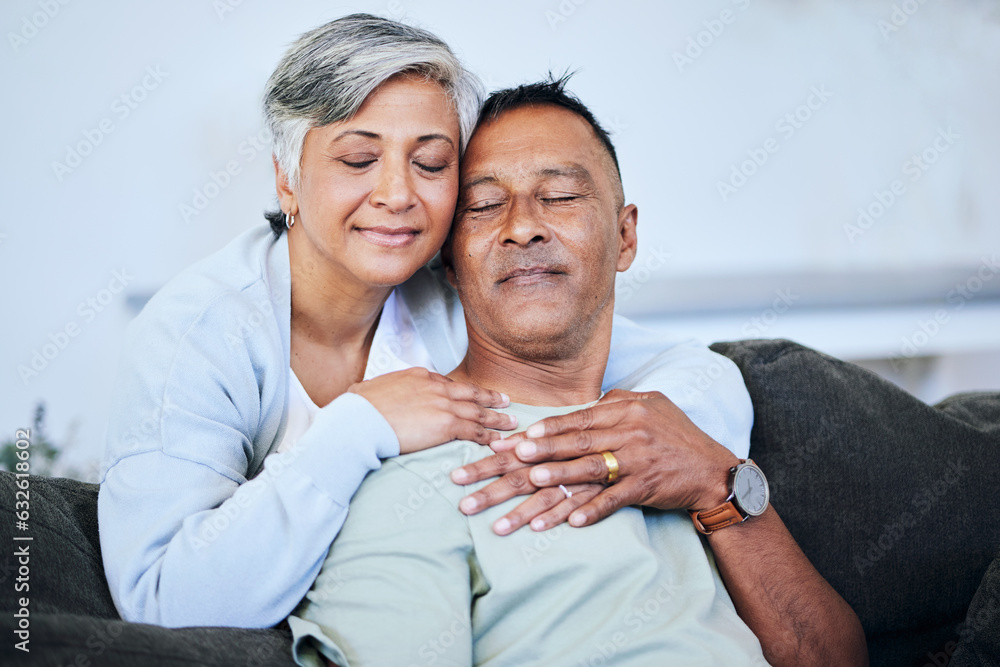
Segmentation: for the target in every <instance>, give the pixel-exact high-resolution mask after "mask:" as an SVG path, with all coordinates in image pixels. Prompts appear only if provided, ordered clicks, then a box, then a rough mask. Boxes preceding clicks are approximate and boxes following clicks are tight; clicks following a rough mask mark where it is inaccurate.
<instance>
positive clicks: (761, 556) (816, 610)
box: [708, 507, 868, 667]
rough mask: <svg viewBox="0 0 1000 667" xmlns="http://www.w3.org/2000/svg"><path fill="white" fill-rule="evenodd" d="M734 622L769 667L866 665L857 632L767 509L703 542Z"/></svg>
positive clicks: (850, 613)
mask: <svg viewBox="0 0 1000 667" xmlns="http://www.w3.org/2000/svg"><path fill="white" fill-rule="evenodd" d="M708 542H709V545H710V546H711V548H712V552H713V553H714V554H715V560H716V564H717V565H718V568H719V573H720V574H721V575H722V579H723V581H724V582H725V584H726V589H727V590H728V591H729V595H730V596H731V597H732V599H733V603H734V604H735V606H736V611H737V612H738V613H739V615H740V618H742V619H743V621H744V622H745V623H746V624H747V625H748V626H749V627H750V629H751V630H752V631H753V632H754V634H755V635H757V638H758V639H759V640H760V644H761V648H762V649H763V651H764V657H765V658H767V661H768V662H769V663H770V664H772V665H774V666H775V667H783V666H784V665H795V666H796V667H803V666H807V665H867V664H868V649H867V644H866V643H865V634H864V630H863V629H862V628H861V623H860V622H859V621H858V617H857V615H856V614H855V613H854V610H853V609H851V607H850V605H848V604H847V602H846V601H845V600H844V599H843V598H842V597H840V595H839V594H838V593H837V592H836V591H835V590H833V588H832V587H831V586H830V584H828V583H827V581H826V580H825V579H824V578H823V577H822V576H821V575H820V573H819V572H817V571H816V568H814V567H813V566H812V563H810V562H809V559H808V558H806V556H805V554H804V553H802V550H801V549H800V548H799V546H798V544H796V542H795V540H794V538H793V537H792V536H791V534H790V533H789V532H788V529H787V528H786V527H785V524H784V522H783V521H782V520H781V518H780V517H779V516H778V513H777V512H776V511H775V510H774V508H773V507H769V508H768V509H767V511H766V512H765V513H764V514H762V515H761V516H759V517H754V518H751V519H750V520H748V521H745V522H744V523H741V524H739V525H736V526H730V527H728V528H724V529H722V530H717V531H715V532H714V533H712V534H711V535H710V536H709V538H708Z"/></svg>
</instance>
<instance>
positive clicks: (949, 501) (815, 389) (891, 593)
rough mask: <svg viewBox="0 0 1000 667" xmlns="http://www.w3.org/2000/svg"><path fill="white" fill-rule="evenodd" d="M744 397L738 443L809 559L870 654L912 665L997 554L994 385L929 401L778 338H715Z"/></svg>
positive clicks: (998, 427)
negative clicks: (854, 621)
mask: <svg viewBox="0 0 1000 667" xmlns="http://www.w3.org/2000/svg"><path fill="white" fill-rule="evenodd" d="M712 349H713V350H715V351H716V352H719V353H721V354H724V355H726V356H728V357H730V358H731V359H732V360H733V361H735V362H736V364H737V366H739V368H740V371H741V372H742V373H743V376H744V380H745V381H746V384H747V389H748V390H749V391H750V397H751V399H752V401H753V406H754V426H753V431H752V433H751V441H750V455H751V456H752V457H753V458H754V460H755V461H756V462H757V463H758V464H759V465H760V466H761V468H762V469H763V470H764V472H765V474H767V475H768V479H769V481H770V482H771V487H772V502H773V505H774V507H775V509H776V510H777V511H778V513H779V514H780V515H781V517H782V518H783V519H784V521H785V523H786V525H787V526H788V529H789V531H790V532H791V533H792V535H793V536H794V537H795V539H796V540H797V541H798V543H799V544H800V545H801V547H802V550H803V551H804V552H805V554H806V555H807V556H808V557H809V559H810V560H811V561H812V563H813V564H814V565H815V566H816V569H817V570H819V572H820V573H821V574H822V575H823V576H824V577H826V579H827V581H829V582H830V584H831V585H832V586H833V587H834V588H835V589H836V590H837V591H838V592H839V593H840V594H841V595H843V596H844V598H845V599H846V600H847V601H848V602H849V603H850V604H851V606H852V607H854V610H855V611H856V612H857V614H858V617H859V618H860V619H861V623H862V625H863V626H864V628H865V632H866V634H867V636H868V639H869V650H870V653H871V660H872V664H873V665H880V664H885V665H910V664H919V665H923V664H925V663H926V662H928V660H929V658H928V655H934V654H935V653H937V652H939V651H942V650H944V647H945V646H947V643H948V642H949V641H957V640H958V638H959V637H958V633H957V626H958V624H959V623H961V622H962V620H963V619H964V618H965V614H966V610H967V608H968V606H969V601H970V600H971V599H972V596H973V594H975V592H976V589H977V587H978V586H979V583H980V580H981V579H982V577H983V573H984V572H985V571H986V568H987V567H988V566H989V564H990V562H991V561H992V560H993V559H994V558H995V557H996V556H997V554H998V552H1000V512H997V511H996V510H995V508H994V507H993V504H994V501H993V499H994V498H995V495H996V486H997V481H998V480H1000V393H976V394H963V395H959V396H955V397H952V398H950V399H948V400H947V401H944V402H943V403H941V404H939V405H937V406H933V407H932V406H929V405H926V404H925V403H923V402H921V401H919V400H918V399H916V398H914V397H913V396H912V395H910V394H908V393H907V392H905V391H903V390H901V389H899V388H898V387H896V386H895V385H893V384H892V383H890V382H887V381H885V380H883V379H882V378H880V377H878V376H876V375H875V374H874V373H871V372H869V371H867V370H865V369H863V368H860V367H859V366H856V365H853V364H850V363H847V362H844V361H840V360H838V359H834V358H832V357H828V356H826V355H823V354H820V353H818V352H816V351H814V350H810V349H808V348H805V347H802V346H801V345H797V344H795V343H792V342H789V341H780V340H779V341H763V340H762V341H740V342H735V343H716V344H714V345H712Z"/></svg>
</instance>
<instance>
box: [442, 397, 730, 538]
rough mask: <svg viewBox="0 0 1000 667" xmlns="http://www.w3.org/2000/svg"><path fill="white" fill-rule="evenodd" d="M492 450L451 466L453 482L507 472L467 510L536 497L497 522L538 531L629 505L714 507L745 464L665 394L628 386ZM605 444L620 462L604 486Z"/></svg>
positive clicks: (498, 528)
mask: <svg viewBox="0 0 1000 667" xmlns="http://www.w3.org/2000/svg"><path fill="white" fill-rule="evenodd" d="M490 447H492V448H493V450H494V451H495V452H496V453H495V454H494V455H493V456H488V457H486V458H484V459H481V460H479V461H477V462H476V463H472V464H470V465H467V466H464V467H462V468H458V469H456V470H454V471H452V473H451V479H452V481H453V482H455V483H456V484H462V485H466V484H473V483H475V482H479V481H481V480H485V479H489V478H491V477H497V476H499V479H497V480H495V481H493V482H491V483H490V484H488V485H486V486H485V487H483V488H482V489H480V490H478V491H476V492H475V493H472V494H471V495H469V496H466V497H465V498H463V499H462V501H461V503H460V504H459V508H460V509H461V511H462V512H463V513H465V514H476V513H478V512H481V511H483V510H485V509H487V508H489V507H492V506H494V505H498V504H499V503H502V502H504V501H505V500H508V499H510V498H513V497H514V496H520V495H528V494H531V497H530V498H528V499H527V500H525V501H524V502H522V503H521V504H520V505H518V506H517V507H516V508H515V509H514V510H513V511H511V512H509V513H508V514H506V515H505V516H503V517H502V518H500V519H498V520H497V521H496V522H494V524H493V530H494V531H495V532H496V533H497V534H499V535H506V534H508V533H512V532H514V531H515V530H517V529H518V528H520V527H521V526H524V525H526V524H529V523H530V526H531V528H532V530H538V531H540V530H547V529H549V528H552V527H554V526H557V525H559V524H561V523H562V522H563V521H567V520H568V521H569V524H570V525H571V526H587V525H590V524H592V523H595V522H597V521H600V520H601V519H603V518H605V517H607V516H609V515H611V514H613V513H614V512H615V511H617V510H618V509H620V508H622V507H626V506H628V505H645V506H649V507H655V508H657V509H664V510H667V509H678V508H680V509H707V508H710V507H715V506H717V505H719V504H721V503H723V502H724V501H725V500H726V497H727V495H728V494H727V484H728V479H729V469H730V468H731V467H732V466H734V465H736V464H737V462H738V459H737V458H736V456H735V455H734V454H733V453H732V452H730V451H729V450H728V449H726V448H725V447H723V446H722V445H720V444H719V443H717V442H716V441H715V440H713V439H712V438H710V437H709V436H708V435H707V434H705V433H704V432H703V431H701V429H699V428H698V427H697V426H695V424H694V423H693V422H691V420H690V419H688V417H687V415H685V414H684V412H682V411H681V409H680V408H678V407H677V406H676V405H674V403H673V402H672V401H670V399H668V398H667V397H666V396H664V395H663V394H661V393H659V392H630V391H623V390H620V389H615V390H612V391H609V392H608V393H607V394H605V395H604V396H603V397H602V398H601V400H600V401H598V402H597V404H595V405H593V406H592V407H590V408H587V409H584V410H580V411H578V412H573V413H569V414H566V415H561V416H557V417H549V418H548V419H544V420H542V421H540V422H538V423H536V424H534V425H532V426H531V427H529V428H528V430H527V431H525V432H522V433H518V434H515V435H512V436H510V437H508V438H505V439H501V440H495V441H493V442H492V443H490ZM605 451H610V452H612V453H613V454H614V457H615V458H616V459H617V461H618V466H619V471H618V479H617V480H616V481H615V482H614V483H613V484H605V482H606V480H607V477H608V467H607V465H608V464H607V463H606V461H605V457H604V456H603V455H602V454H601V452H605ZM560 485H562V486H563V487H565V488H566V489H567V490H568V491H569V492H570V494H572V495H570V494H567V493H564V491H563V490H562V489H560V488H559V487H560Z"/></svg>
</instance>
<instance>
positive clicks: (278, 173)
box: [271, 154, 299, 215]
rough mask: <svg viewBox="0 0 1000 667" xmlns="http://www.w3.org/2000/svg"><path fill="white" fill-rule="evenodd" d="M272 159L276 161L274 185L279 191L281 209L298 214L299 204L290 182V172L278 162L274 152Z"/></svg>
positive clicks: (287, 212)
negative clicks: (286, 171) (287, 172)
mask: <svg viewBox="0 0 1000 667" xmlns="http://www.w3.org/2000/svg"><path fill="white" fill-rule="evenodd" d="M271 161H272V162H273V163H274V186H275V189H276V190H277V191H278V203H279V204H280V205H281V210H282V211H284V212H285V213H286V214H290V215H298V213H299V204H298V201H297V200H296V197H295V192H293V191H292V186H291V185H290V184H289V183H288V174H286V173H285V170H284V169H282V168H281V165H280V164H278V158H277V157H276V156H275V155H274V154H272V155H271Z"/></svg>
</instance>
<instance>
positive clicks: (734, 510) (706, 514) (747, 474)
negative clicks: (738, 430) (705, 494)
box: [688, 459, 771, 535]
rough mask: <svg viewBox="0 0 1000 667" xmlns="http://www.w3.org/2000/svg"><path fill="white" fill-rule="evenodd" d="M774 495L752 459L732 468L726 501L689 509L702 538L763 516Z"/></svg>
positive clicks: (742, 460) (741, 460)
mask: <svg viewBox="0 0 1000 667" xmlns="http://www.w3.org/2000/svg"><path fill="white" fill-rule="evenodd" d="M770 498H771V492H770V490H769V489H768V487H767V478H766V477H764V473H763V472H761V469H760V468H758V467H757V464H756V463H754V462H753V461H752V460H751V459H740V463H739V465H736V466H733V467H732V468H730V469H729V497H728V498H726V502H724V503H722V504H721V505H719V506H718V507H715V508H713V509H710V510H688V514H690V515H691V520H692V521H694V527H695V528H697V529H698V532H699V533H701V534H702V535H711V534H712V532H713V531H716V530H719V529H720V528H725V527H727V526H732V525H733V524H737V523H743V522H744V521H746V520H747V519H749V518H750V517H752V516H760V515H761V514H763V513H764V510H766V509H767V503H768V501H769V500H770Z"/></svg>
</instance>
